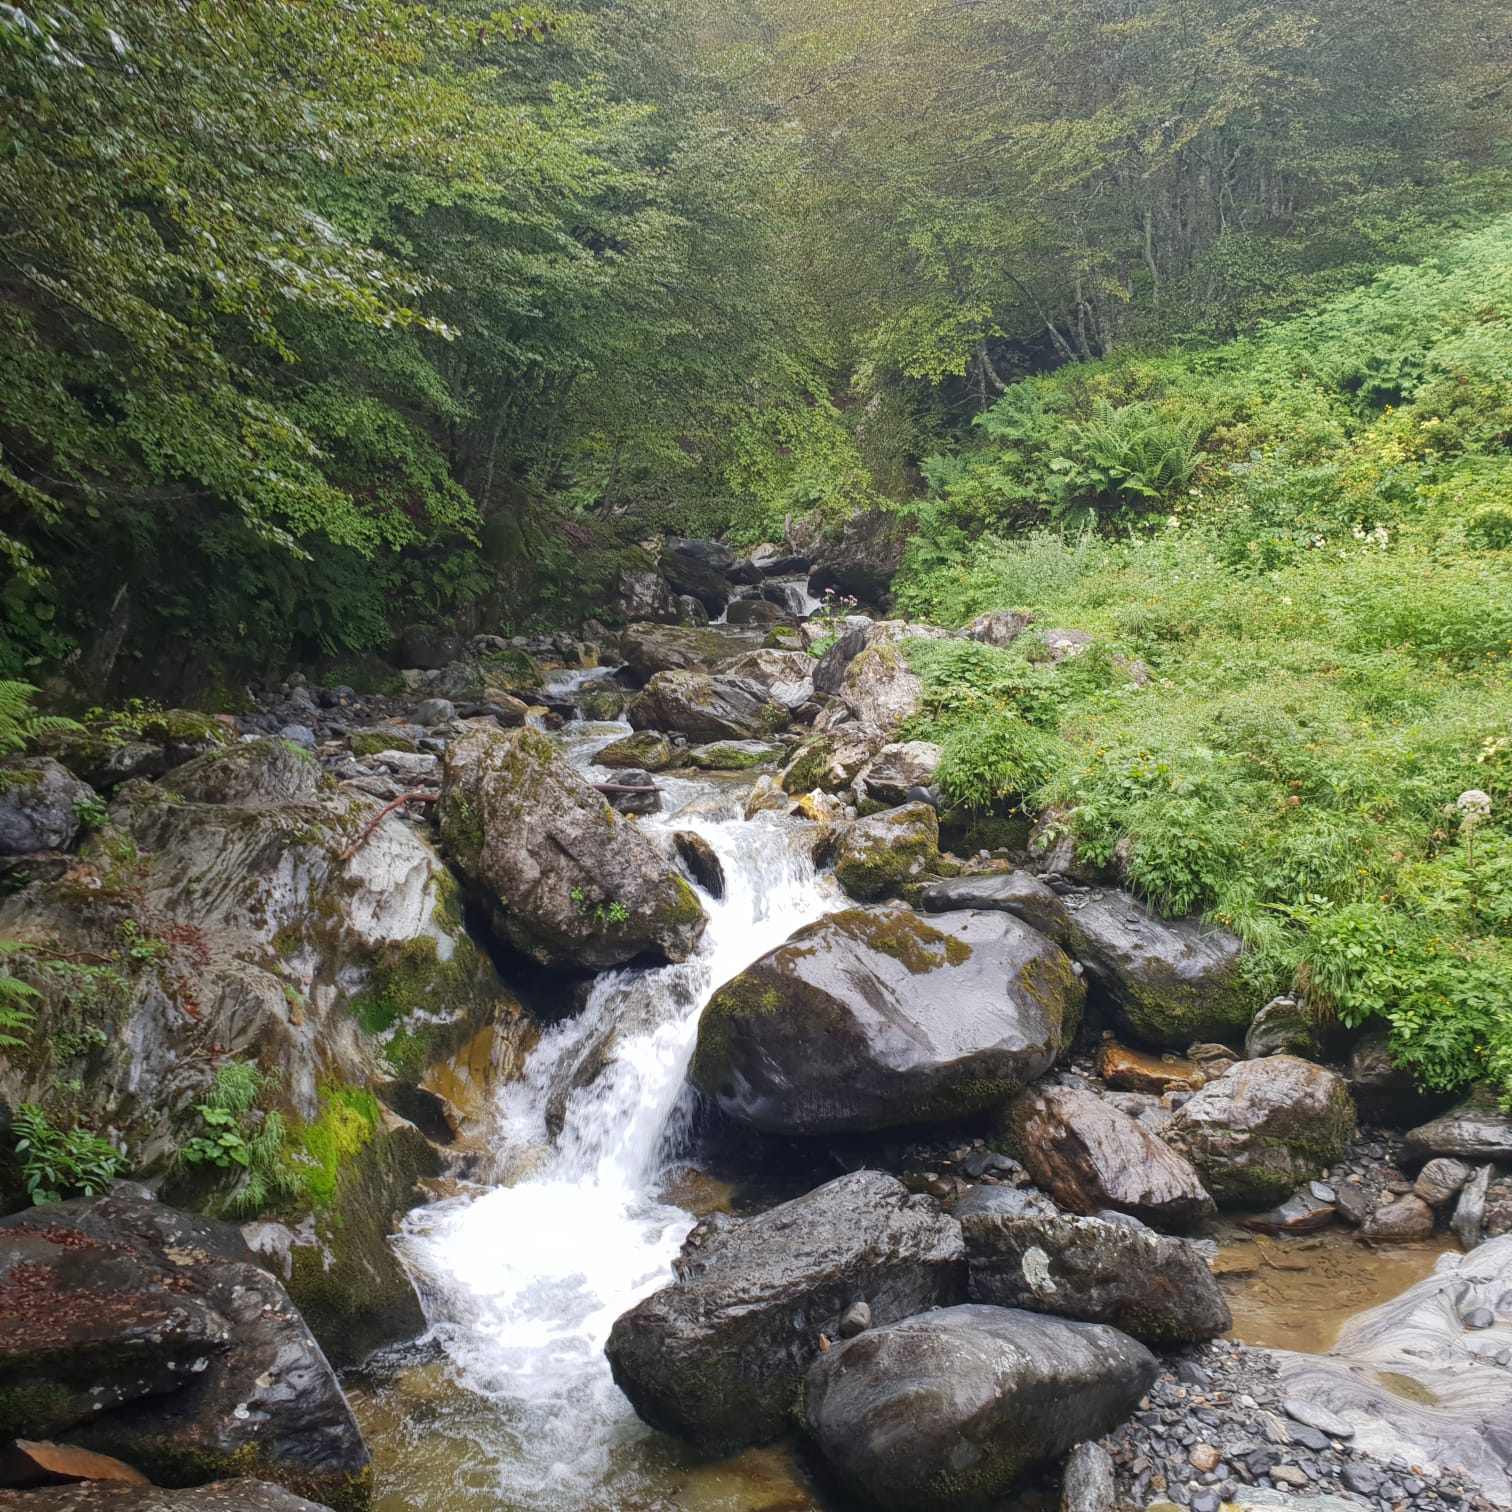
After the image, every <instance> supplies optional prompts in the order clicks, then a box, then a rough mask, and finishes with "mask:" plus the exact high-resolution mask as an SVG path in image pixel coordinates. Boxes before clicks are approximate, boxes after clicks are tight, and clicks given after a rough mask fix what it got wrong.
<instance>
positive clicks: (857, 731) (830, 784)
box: [782, 724, 882, 797]
mask: <svg viewBox="0 0 1512 1512" xmlns="http://www.w3.org/2000/svg"><path fill="white" fill-rule="evenodd" d="M881 748H882V736H881V734H880V733H879V732H878V731H876V730H868V729H864V728H863V727H862V726H860V725H853V724H852V725H843V726H840V727H838V728H836V729H833V730H826V731H825V732H824V733H823V734H819V735H811V736H809V738H808V739H807V740H805V741H804V742H803V744H802V745H801V746H799V747H798V749H797V750H796V751H795V752H794V753H793V759H792V760H791V761H789V762H788V764H787V766H786V767H784V768H783V772H782V789H783V791H784V792H786V793H791V794H793V795H794V796H795V797H796V796H797V795H798V794H799V793H812V792H814V791H815V790H817V791H819V792H821V793H838V792H839V791H840V790H841V789H842V788H848V787H849V786H850V785H851V783H853V782H854V781H855V780H856V778H857V777H858V776H859V775H860V773H861V771H862V769H863V768H864V767H865V766H866V764H867V763H868V762H869V761H870V760H871V759H872V757H873V756H875V755H876V753H877V752H878V751H879V750H880V749H881Z"/></svg>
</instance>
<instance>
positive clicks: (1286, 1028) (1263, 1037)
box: [1244, 997, 1319, 1060]
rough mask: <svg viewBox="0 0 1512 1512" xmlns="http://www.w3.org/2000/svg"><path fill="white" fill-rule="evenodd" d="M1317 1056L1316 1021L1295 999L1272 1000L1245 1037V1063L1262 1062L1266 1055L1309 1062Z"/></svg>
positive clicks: (1257, 1015) (1280, 998)
mask: <svg viewBox="0 0 1512 1512" xmlns="http://www.w3.org/2000/svg"><path fill="white" fill-rule="evenodd" d="M1318 1053H1319V1040H1318V1020H1317V1017H1316V1016H1315V1015H1314V1014H1312V1013H1310V1012H1309V1011H1308V1010H1307V1009H1306V1008H1305V1007H1304V1006H1303V1005H1302V1004H1301V1003H1299V1002H1297V1001H1296V999H1295V998H1287V997H1278V998H1272V999H1271V1000H1270V1002H1268V1003H1267V1004H1266V1005H1265V1007H1263V1008H1262V1009H1261V1010H1260V1011H1259V1013H1257V1014H1256V1015H1255V1018H1254V1022H1253V1023H1251V1024H1250V1026H1249V1030H1248V1031H1247V1032H1246V1034H1245V1036H1244V1058H1245V1059H1246V1060H1263V1059H1264V1058H1265V1057H1266V1056H1267V1055H1300V1056H1302V1057H1303V1058H1304V1059H1309V1060H1310V1059H1314V1058H1316V1057H1317V1055H1318Z"/></svg>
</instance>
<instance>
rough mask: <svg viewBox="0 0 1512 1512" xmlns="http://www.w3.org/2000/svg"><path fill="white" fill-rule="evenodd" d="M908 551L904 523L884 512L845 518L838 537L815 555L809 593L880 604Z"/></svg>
mask: <svg viewBox="0 0 1512 1512" xmlns="http://www.w3.org/2000/svg"><path fill="white" fill-rule="evenodd" d="M907 549H908V522H907V521H906V520H904V519H903V518H902V517H901V516H899V515H896V514H893V513H891V512H889V511H887V510H881V509H873V510H865V511H863V512H861V513H859V514H853V515H850V516H848V517H847V518H846V520H845V523H844V525H843V526H842V527H841V530H840V534H839V536H838V538H833V539H830V540H827V541H825V542H823V543H821V545H820V546H819V548H818V550H817V551H816V553H815V556H816V558H817V560H816V562H815V565H814V569H813V571H812V573H811V574H810V576H809V592H810V593H813V594H821V593H823V592H824V591H825V589H827V588H834V589H836V590H837V591H838V592H840V593H844V594H850V595H852V596H854V597H855V598H858V599H860V600H861V601H862V602H863V603H867V604H880V603H882V602H884V601H885V600H886V598H887V596H888V593H889V591H890V590H891V588H892V580H893V578H894V577H895V576H896V575H897V571H898V568H899V567H900V566H901V565H902V563H903V553H904V552H905V551H906V550H907Z"/></svg>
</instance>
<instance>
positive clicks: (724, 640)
mask: <svg viewBox="0 0 1512 1512" xmlns="http://www.w3.org/2000/svg"><path fill="white" fill-rule="evenodd" d="M730 645H731V643H730V638H729V637H728V636H727V635H721V634H720V632H719V631H718V630H708V629H699V628H697V627H695V626H688V625H652V624H639V625H631V626H630V628H629V629H628V630H626V631H625V633H624V634H623V635H621V636H620V642H619V649H620V655H621V656H622V657H624V659H625V666H626V667H627V668H628V669H629V671H630V673H631V675H632V676H633V677H635V679H636V680H637V681H638V682H643V683H647V682H650V681H651V679H652V678H653V677H655V676H656V674H657V673H658V672H709V671H712V670H713V668H714V667H715V666H717V665H718V664H719V663H720V662H722V661H727V660H728V659H729V656H730Z"/></svg>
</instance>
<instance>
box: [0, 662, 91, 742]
mask: <svg viewBox="0 0 1512 1512" xmlns="http://www.w3.org/2000/svg"><path fill="white" fill-rule="evenodd" d="M36 692H37V690H36V688H34V687H33V686H32V685H31V683H25V682H7V681H5V680H3V679H0V751H19V750H21V749H22V748H23V747H24V746H26V745H27V744H28V743H29V742H30V741H33V740H35V739H36V738H37V736H39V735H45V734H46V733H47V732H48V731H49V730H77V729H78V728H79V726H78V725H77V724H76V723H75V722H74V721H73V720H72V719H62V718H59V717H57V716H56V715H50V714H38V713H37V711H36V710H35V709H33V708H32V699H33V698H34V697H35V696H36Z"/></svg>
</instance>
